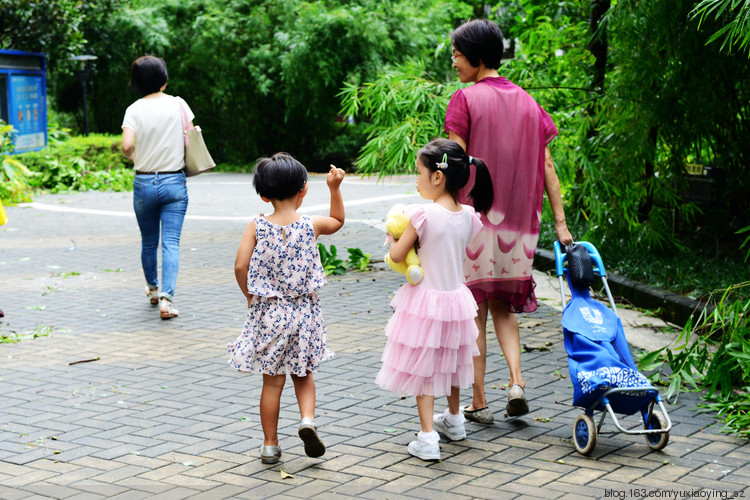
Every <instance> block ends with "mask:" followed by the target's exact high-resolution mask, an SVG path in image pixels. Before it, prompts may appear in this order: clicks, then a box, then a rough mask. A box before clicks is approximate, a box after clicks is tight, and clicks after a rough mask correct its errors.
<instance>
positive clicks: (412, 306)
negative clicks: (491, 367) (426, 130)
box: [375, 283, 479, 396]
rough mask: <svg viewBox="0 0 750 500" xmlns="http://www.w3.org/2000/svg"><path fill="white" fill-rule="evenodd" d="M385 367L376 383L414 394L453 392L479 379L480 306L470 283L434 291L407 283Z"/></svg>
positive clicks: (389, 329)
mask: <svg viewBox="0 0 750 500" xmlns="http://www.w3.org/2000/svg"><path fill="white" fill-rule="evenodd" d="M391 306H392V307H393V308H394V309H395V312H394V314H393V316H392V317H391V319H390V321H389V322H388V325H387V326H386V328H385V330H386V335H387V336H388V340H387V342H386V346H385V350H384V351H383V357H382V361H383V366H382V367H381V368H380V372H378V375H377V377H376V378H375V382H376V383H377V384H378V385H379V386H380V387H382V388H384V389H388V390H389V391H393V392H398V393H402V394H411V395H414V396H422V395H433V396H444V395H445V396H447V395H449V394H450V392H451V387H462V388H464V387H468V386H470V385H471V384H472V383H473V382H474V364H473V359H472V358H473V357H474V356H478V355H479V349H478V348H477V335H478V333H479V332H478V330H477V325H476V322H475V321H474V318H475V317H476V315H477V304H476V302H475V301H474V298H473V297H472V295H471V292H470V291H469V289H468V288H466V287H465V286H461V288H458V289H456V290H450V291H443V290H431V289H429V288H424V287H420V286H413V285H410V284H408V283H407V284H405V285H403V286H402V287H401V288H400V289H399V290H398V292H397V293H396V296H395V297H394V298H393V300H392V301H391Z"/></svg>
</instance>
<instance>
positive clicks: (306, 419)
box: [300, 417, 314, 425]
mask: <svg viewBox="0 0 750 500" xmlns="http://www.w3.org/2000/svg"><path fill="white" fill-rule="evenodd" d="M300 423H302V424H310V425H312V424H314V422H313V419H311V418H310V417H305V418H303V419H302V422H300Z"/></svg>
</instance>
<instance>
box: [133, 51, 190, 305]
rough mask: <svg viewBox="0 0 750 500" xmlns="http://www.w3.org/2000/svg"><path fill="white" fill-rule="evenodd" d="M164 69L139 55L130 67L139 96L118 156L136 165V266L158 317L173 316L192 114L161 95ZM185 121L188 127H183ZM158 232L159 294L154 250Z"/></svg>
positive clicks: (151, 58) (183, 105)
mask: <svg viewBox="0 0 750 500" xmlns="http://www.w3.org/2000/svg"><path fill="white" fill-rule="evenodd" d="M166 86H167V65H166V63H165V62H164V60H163V59H161V58H158V57H154V56H144V57H140V58H138V59H136V61H135V62H134V63H133V66H132V67H131V69H130V87H131V88H132V89H133V90H134V91H135V92H136V93H138V94H140V95H141V96H143V97H141V98H140V99H138V100H137V101H135V102H134V103H133V104H131V105H130V106H129V107H128V109H127V110H126V111H125V118H124V119H123V122H122V152H123V153H124V154H125V156H127V157H128V158H129V159H130V160H132V161H133V162H134V163H135V173H136V175H135V180H134V181H133V208H134V209H135V215H136V219H137V220H138V227H139V228H140V230H141V264H142V266H143V274H144V275H145V277H146V296H147V297H148V299H149V301H150V302H151V304H152V305H157V304H159V313H160V315H161V319H170V318H174V317H175V316H177V310H176V309H174V308H173V307H172V300H173V299H174V290H175V285H176V283H177V269H178V268H179V261H180V234H181V232H182V222H183V220H184V219H185V212H186V211H187V205H188V193H187V186H186V185H185V173H184V172H183V169H184V168H185V141H184V136H183V131H184V130H185V129H186V128H188V127H189V126H192V119H193V116H194V115H193V113H192V111H190V108H189V107H188V105H187V104H186V103H185V101H183V100H182V99H181V98H179V97H174V96H170V95H167V94H165V93H164V89H165V88H166ZM183 115H184V117H185V118H184V121H185V122H187V123H183ZM160 232H161V257H162V259H161V260H162V270H161V292H160V291H159V277H158V270H157V251H158V249H159V236H160V234H159V233H160Z"/></svg>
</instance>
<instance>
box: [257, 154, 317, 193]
mask: <svg viewBox="0 0 750 500" xmlns="http://www.w3.org/2000/svg"><path fill="white" fill-rule="evenodd" d="M306 182H307V170H306V169H305V167H304V165H302V164H301V163H300V162H298V161H297V160H296V159H294V157H293V156H292V155H290V154H287V153H276V154H275V155H273V156H272V157H270V158H260V159H259V160H258V161H257V162H256V163H255V175H253V187H254V188H255V191H256V192H257V193H258V194H259V195H260V196H263V197H264V198H268V199H269V200H286V199H288V198H291V197H292V196H295V195H296V194H297V193H299V192H300V191H301V190H302V188H304V187H305V183H306Z"/></svg>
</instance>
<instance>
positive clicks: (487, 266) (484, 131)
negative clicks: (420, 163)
mask: <svg viewBox="0 0 750 500" xmlns="http://www.w3.org/2000/svg"><path fill="white" fill-rule="evenodd" d="M445 130H446V131H451V130H452V131H453V132H455V133H456V134H458V136H460V137H461V138H462V139H464V141H465V142H466V145H467V153H468V154H469V155H471V156H474V157H477V158H480V159H482V160H483V161H484V162H485V164H486V165H487V168H488V169H489V171H490V175H491V177H492V184H493V187H494V193H495V199H494V202H493V205H492V209H491V210H490V211H489V212H488V213H487V215H486V216H485V215H484V214H482V217H481V220H482V224H483V226H482V231H481V232H480V233H479V234H478V235H477V237H475V238H474V239H473V240H472V241H471V243H470V245H469V247H468V248H467V257H466V259H464V278H465V280H466V284H467V286H468V287H469V289H470V290H471V292H472V294H473V295H474V298H475V299H476V301H477V302H480V303H481V302H484V301H485V300H488V299H490V300H506V301H508V302H509V303H510V305H511V310H513V311H514V312H531V311H534V310H536V308H537V303H536V295H535V294H534V287H535V286H536V283H535V282H534V278H533V277H532V274H531V265H532V262H533V260H534V253H535V251H536V245H537V241H538V240H539V227H540V221H541V217H542V200H543V195H544V150H545V146H546V145H547V144H548V143H549V142H550V141H551V140H552V139H553V138H554V137H555V136H556V135H557V128H556V127H555V124H554V123H553V122H552V119H551V118H550V116H549V115H548V114H547V112H546V111H544V109H542V107H541V106H539V105H538V104H537V103H536V101H534V99H533V98H532V97H531V96H530V95H529V94H527V93H526V92H525V91H524V90H523V89H522V88H521V87H519V86H518V85H515V84H514V83H511V82H510V81H509V80H507V79H506V78H504V77H490V78H484V79H482V80H480V81H479V82H477V83H475V84H474V85H472V86H470V87H467V88H465V89H461V90H458V91H457V92H456V93H455V94H453V96H452V97H451V100H450V103H449V104H448V110H447V112H446V115H445ZM473 185H474V171H473V169H472V172H471V178H470V179H469V182H468V184H467V185H466V187H465V188H464V189H463V190H462V191H461V192H460V197H459V201H460V202H461V203H466V202H467V199H468V194H469V191H470V190H471V187H472V186H473Z"/></svg>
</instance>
